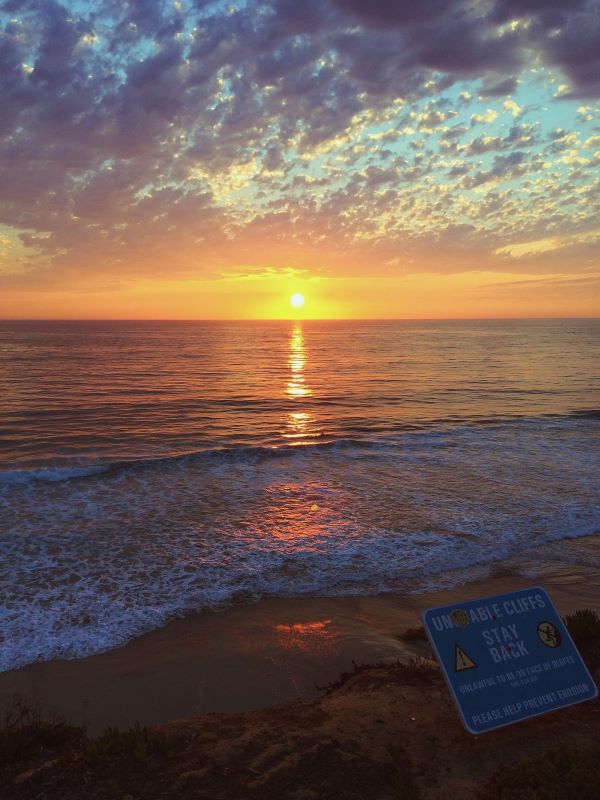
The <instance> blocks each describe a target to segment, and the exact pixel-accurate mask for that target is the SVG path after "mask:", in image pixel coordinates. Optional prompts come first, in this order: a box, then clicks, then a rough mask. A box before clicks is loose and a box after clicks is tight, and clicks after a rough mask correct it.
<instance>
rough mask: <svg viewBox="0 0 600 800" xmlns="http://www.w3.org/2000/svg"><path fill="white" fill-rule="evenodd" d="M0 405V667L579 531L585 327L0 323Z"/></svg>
mask: <svg viewBox="0 0 600 800" xmlns="http://www.w3.org/2000/svg"><path fill="white" fill-rule="evenodd" d="M0 404H1V405H0V409H1V414H0V670H7V669H11V668H14V667H18V666H21V665H23V664H26V663H29V662H32V661H36V660H45V659H50V658H73V657H82V656H86V655H90V654H92V653H97V652H101V651H104V650H107V649H110V648H113V647H116V646H119V645H122V644H124V643H125V642H127V641H128V640H129V639H131V638H133V637H135V636H136V635H139V634H141V633H143V632H146V631H149V630H152V629H154V628H157V627H159V626H161V625H163V624H165V622H167V621H168V620H169V619H172V618H173V617H176V616H181V615H183V614H186V613H189V612H194V611H210V610H213V609H221V608H225V607H227V606H229V605H232V604H234V603H235V604H237V603H249V602H252V601H253V600H255V599H257V598H259V597H264V596H277V595H306V594H309V595H336V594H337V595H349V594H365V595H366V594H373V593H378V592H398V591H401V592H405V591H408V592H415V591H422V590H425V589H433V588H440V587H444V586H451V585H453V584H456V583H460V582H462V581H464V580H466V579H467V578H472V577H484V576H485V575H487V574H490V572H493V571H494V570H496V571H497V570H499V569H502V568H506V565H507V564H514V563H518V559H519V558H520V557H522V558H523V559H524V558H525V555H524V554H526V553H527V552H529V551H530V550H531V548H537V550H536V552H540V547H541V548H542V550H541V552H543V553H544V559H545V560H548V561H552V559H554V560H556V561H564V559H569V558H571V559H576V558H578V557H581V558H587V559H588V560H589V558H590V556H589V553H588V554H587V555H583V554H580V555H579V556H578V554H577V552H578V551H577V549H576V548H575V549H573V548H572V547H570V548H569V547H566V545H565V543H566V542H567V540H571V541H572V540H574V539H576V538H577V537H585V536H589V535H590V534H593V533H594V532H597V531H599V530H600V503H599V496H600V491H599V490H600V320H545V321H544V320H537V321H491V322H490V321H486V322H425V321H424V322H244V323H231V322H0ZM515 559H516V562H515ZM523 563H526V561H523ZM538 566H540V568H541V565H539V564H538ZM534 567H535V563H534V565H533V566H532V565H531V563H530V564H529V567H528V568H529V569H530V570H533V572H532V574H534V573H535V568H534Z"/></svg>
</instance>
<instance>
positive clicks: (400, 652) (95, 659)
mask: <svg viewBox="0 0 600 800" xmlns="http://www.w3.org/2000/svg"><path fill="white" fill-rule="evenodd" d="M598 540H599V537H597V536H596V537H590V538H589V539H588V540H586V542H587V543H584V544H581V542H582V540H578V544H577V545H574V546H577V547H580V548H581V547H589V548H593V549H594V551H595V550H596V549H597V547H598ZM599 578H600V570H598V569H596V568H594V567H581V566H578V567H570V566H564V567H560V566H557V565H554V567H552V568H551V569H548V570H547V571H546V573H545V574H544V577H543V579H540V578H537V579H532V578H528V577H523V576H518V575H514V574H504V575H503V574H500V573H499V574H497V575H496V576H495V577H490V578H487V579H486V580H483V581H477V582H471V583H466V584H463V585H462V586H459V587H457V588H453V589H451V590H445V591H438V592H429V593H422V594H411V595H379V596H375V597H346V598H344V597H333V598H332V597H311V598H278V599H266V600H262V601H260V602H258V603H256V604H254V605H251V606H245V607H237V608H232V609H230V610H227V611H223V612H219V613H210V614H198V615H191V616H188V617H186V618H184V619H179V620H175V621H174V622H172V623H170V624H169V625H167V626H165V627H164V628H162V629H160V630H156V631H152V632H151V633H148V634H146V635H144V636H141V637H139V638H137V639H135V640H133V641H132V642H130V643H128V644H127V645H126V646H124V647H122V648H119V649H116V650H112V651H110V652H107V653H103V654H100V655H95V656H92V657H89V658H85V659H77V660H69V661H66V660H65V661H51V662H43V663H36V664H31V665H28V666H26V667H24V668H21V669H18V670H12V671H10V672H5V673H3V674H0V709H1V708H2V707H4V706H5V704H6V703H7V702H9V701H10V699H11V698H12V696H13V695H14V694H15V693H20V694H22V695H24V696H25V697H27V698H29V699H31V700H33V701H35V702H40V703H42V704H44V705H45V706H47V707H49V708H52V709H55V710H57V711H58V712H59V713H60V714H61V715H64V716H66V717H67V718H68V719H69V720H70V721H72V722H73V723H75V724H87V725H88V726H89V730H90V732H91V733H94V732H97V731H99V730H101V729H103V728H105V727H107V726H108V725H114V726H118V727H127V726H129V725H131V724H133V723H134V722H136V721H137V722H141V723H143V724H158V723H163V722H167V721H169V720H173V719H178V718H189V717H193V716H196V715H199V714H205V713H208V712H233V711H249V710H253V709H258V708H266V707H269V706H272V705H275V704H281V703H285V702H288V701H292V700H295V699H298V698H300V699H304V700H306V699H310V698H314V697H316V696H318V694H319V692H318V689H317V686H323V685H324V684H326V683H328V682H330V681H332V680H334V679H335V678H336V677H337V676H338V675H339V674H340V673H341V672H343V671H347V670H351V669H352V664H353V662H356V663H368V662H377V661H381V660H388V661H395V660H396V659H400V660H401V661H405V662H406V661H409V660H410V658H411V657H412V656H414V655H415V654H418V653H420V652H421V653H422V652H424V649H425V647H426V645H424V644H423V643H420V642H417V643H410V644H409V643H407V642H404V641H402V640H400V639H399V638H398V634H399V633H401V632H402V631H404V630H405V629H407V628H411V627H416V626H418V625H420V624H421V622H420V614H421V612H422V611H423V610H425V609H426V608H430V607H433V606H437V605H442V604H444V603H450V602H454V601H458V600H466V599H473V598H477V597H485V596H488V595H493V594H499V593H502V592H506V591H513V590H517V589H521V588H525V587H528V586H533V585H540V586H543V587H544V588H545V589H546V590H547V591H548V593H549V594H550V597H551V598H552V599H553V600H554V603H555V605H556V606H557V608H558V610H559V612H560V613H562V614H566V613H570V612H572V611H574V610H576V609H577V608H584V607H587V608H592V609H594V610H596V611H599V610H600V580H599Z"/></svg>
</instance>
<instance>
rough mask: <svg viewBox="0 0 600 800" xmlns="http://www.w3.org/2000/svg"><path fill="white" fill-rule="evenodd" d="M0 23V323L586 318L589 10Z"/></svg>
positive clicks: (260, 6) (592, 270)
mask: <svg viewBox="0 0 600 800" xmlns="http://www.w3.org/2000/svg"><path fill="white" fill-rule="evenodd" d="M0 8H1V9H2V11H1V13H0V26H1V30H2V34H1V38H0V83H1V85H0V171H1V172H0V175H1V177H0V316H1V317H4V318H88V317H89V318H145V319H149V318H166V319H173V318H186V319H194V318H198V319H208V318H225V319H238V318H272V317H275V318H277V317H287V316H294V314H295V312H294V309H293V308H292V307H291V305H290V302H289V298H290V295H292V294H293V293H294V292H301V293H302V294H303V295H304V296H305V298H306V303H305V305H304V307H303V308H302V315H303V316H305V317H307V318H310V317H327V318H336V317H342V318H344V317H361V318H378V317H384V318H414V317H520V316H532V317H539V316H597V315H598V312H599V310H600V291H599V287H600V258H599V254H600V192H599V189H600V105H599V103H598V98H599V97H600V3H599V2H598V0H569V1H568V2H566V0H470V1H469V0H465V1H464V2H461V0H421V2H404V0H397V2H392V0H272V2H260V0H254V1H253V0H250V1H249V2H201V1H200V0H198V1H197V2H190V1H189V0H181V1H179V0H177V1H176V2H159V0H136V2H129V3H128V2H123V1H122V0H105V1H104V2H103V1H102V0H94V1H92V0H90V2H83V0H76V1H75V2H70V3H65V4H61V3H60V2H56V0H5V1H4V2H0Z"/></svg>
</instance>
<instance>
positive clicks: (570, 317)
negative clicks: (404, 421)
mask: <svg viewBox="0 0 600 800" xmlns="http://www.w3.org/2000/svg"><path fill="white" fill-rule="evenodd" d="M561 319H564V320H597V319H600V315H596V316H574V315H567V316H549V317H546V316H539V317H517V316H515V317H509V316H504V317H307V318H302V317H242V318H230V317H227V318H225V317H204V318H192V317H186V318H183V317H180V318H178V317H154V318H153V317H0V323H2V322H502V321H506V322H518V321H521V322H527V321H531V322H533V321H538V322H541V321H544V320H561Z"/></svg>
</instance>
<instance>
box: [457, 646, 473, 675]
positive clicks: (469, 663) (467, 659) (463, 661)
mask: <svg viewBox="0 0 600 800" xmlns="http://www.w3.org/2000/svg"><path fill="white" fill-rule="evenodd" d="M476 666H477V664H476V663H475V662H474V661H473V659H472V658H471V656H468V655H467V654H466V653H465V651H464V650H463V649H462V647H460V646H459V645H455V646H454V671H455V672H462V671H463V669H474V668H475V667H476Z"/></svg>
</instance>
